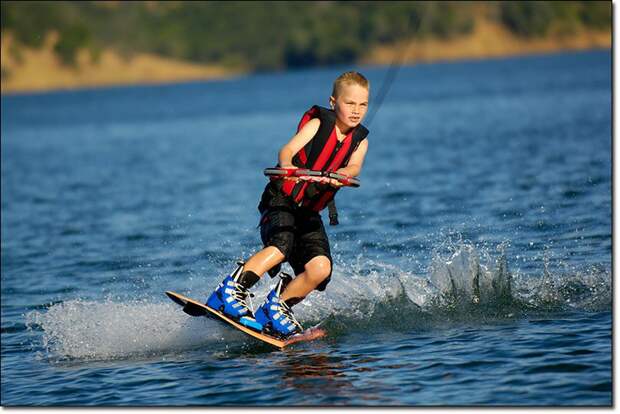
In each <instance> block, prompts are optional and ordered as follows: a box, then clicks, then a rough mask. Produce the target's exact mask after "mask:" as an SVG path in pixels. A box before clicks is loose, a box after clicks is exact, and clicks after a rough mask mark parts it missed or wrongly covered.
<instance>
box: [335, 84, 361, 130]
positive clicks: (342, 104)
mask: <svg viewBox="0 0 620 414" xmlns="http://www.w3.org/2000/svg"><path fill="white" fill-rule="evenodd" d="M329 103H330V105H331V107H332V108H333V109H334V111H335V112H336V117H337V118H338V120H339V121H340V122H341V123H342V124H344V125H346V126H347V128H355V127H356V126H358V125H359V124H360V123H361V122H362V119H364V116H365V115H366V111H368V89H366V88H364V87H363V86H360V85H358V84H355V83H352V84H345V85H343V86H342V88H341V89H340V93H339V94H338V97H337V98H334V97H333V96H331V97H330V98H329Z"/></svg>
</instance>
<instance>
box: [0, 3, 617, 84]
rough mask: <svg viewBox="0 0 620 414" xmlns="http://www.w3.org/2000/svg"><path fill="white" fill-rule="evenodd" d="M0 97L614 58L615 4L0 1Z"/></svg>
mask: <svg viewBox="0 0 620 414" xmlns="http://www.w3.org/2000/svg"><path fill="white" fill-rule="evenodd" d="M1 8H2V10H1V29H2V91H3V92H7V91H16V90H41V89H53V88H71V87H80V86H90V85H109V84H122V83H144V82H167V81H176V80H186V79H209V78H214V77H223V76H230V75H235V74H238V73H243V72H248V71H270V70H284V69H288V68H297V67H311V66H324V65H332V64H347V63H388V62H391V61H392V60H393V59H399V60H404V61H407V62H415V61H420V60H424V61H432V60H444V59H460V58H470V57H487V56H502V55H509V54H519V53H531V52H548V51H555V50H562V49H583V48H591V47H610V45H611V3H610V2H605V1H570V2H553V1H550V2H547V1H538V2H519V1H509V2H451V1H445V2H433V1H430V2H359V1H352V2H339V1H330V2H233V1H231V2H184V1H174V2H156V1H143V2H120V1H107V2H85V1H82V2H71V1H55V2H38V1H34V2H33V1H19V2H16V1H3V2H2V3H1Z"/></svg>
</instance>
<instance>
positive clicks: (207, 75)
mask: <svg viewBox="0 0 620 414" xmlns="http://www.w3.org/2000/svg"><path fill="white" fill-rule="evenodd" d="M56 39H57V37H56V36H55V35H54V33H50V34H49V35H48V36H47V37H46V40H45V43H44V46H43V47H42V48H41V49H38V50H34V49H28V48H22V49H20V55H21V59H19V60H18V59H15V58H14V57H12V56H11V55H10V52H9V50H10V49H11V45H12V39H11V37H10V35H8V34H3V35H2V71H3V76H2V82H1V94H2V95H5V96H8V95H21V94H29V93H45V92H59V91H72V90H84V89H98V88H106V87H127V86H140V85H170V84H177V83H184V82H192V81H218V80H225V79H231V78H235V77H238V76H243V75H248V74H251V73H252V72H251V71H250V70H247V69H238V70H232V69H229V68H225V67H223V66H220V65H202V64H196V63H192V62H186V61H180V60H175V59H169V58H163V57H160V56H156V55H151V54H145V53H140V54H136V55H134V56H132V57H131V58H126V57H122V56H120V55H119V54H118V53H116V52H115V51H113V50H104V51H102V52H101V54H100V56H99V58H98V59H97V61H94V60H93V59H92V57H91V56H90V54H89V53H88V52H86V51H82V52H80V53H79V54H78V59H77V62H78V64H77V67H76V68H70V67H66V66H63V65H62V64H60V62H59V60H58V58H57V57H56V56H55V55H54V53H53V46H54V44H55V42H56ZM611 42H612V36H611V31H602V32H598V31H581V32H579V33H576V34H573V35H570V36H567V35H563V36H559V35H555V36H554V35H551V36H548V37H545V38H541V39H522V38H518V37H516V36H514V35H513V34H512V33H510V32H508V31H507V30H506V29H504V28H502V27H500V26H499V25H497V24H494V23H492V22H488V21H481V22H478V23H477V24H476V29H475V30H474V31H473V32H472V33H470V34H468V35H465V36H462V37H459V38H456V39H451V40H439V39H426V40H419V39H413V40H410V41H401V42H399V43H397V44H394V45H390V46H378V47H375V48H373V49H371V50H369V52H368V54H367V55H366V56H365V57H363V58H362V59H360V60H359V61H358V62H356V64H360V65H390V64H392V63H393V62H395V61H400V63H401V64H403V65H415V64H418V63H442V62H446V63H447V62H455V61H467V60H484V59H491V58H509V57H519V56H528V55H544V54H554V53H562V52H571V51H572V52H578V51H587V50H605V49H609V50H610V51H611ZM5 71H6V72H9V73H12V74H11V75H10V77H8V78H6V77H5V74H4V72H5ZM42 73H44V75H42Z"/></svg>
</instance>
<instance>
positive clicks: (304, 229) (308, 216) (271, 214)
mask: <svg viewBox="0 0 620 414" xmlns="http://www.w3.org/2000/svg"><path fill="white" fill-rule="evenodd" d="M258 210H259V211H260V212H261V219H260V236H261V239H262V240H263V244H264V245H265V247H267V246H275V247H277V248H278V250H280V251H281V252H282V254H284V256H285V258H286V259H285V260H286V261H287V262H288V263H289V264H290V265H291V267H292V268H293V271H294V272H295V275H298V274H300V273H302V272H303V271H304V270H305V267H304V266H305V265H306V263H308V262H309V261H310V260H312V259H313V258H315V257H317V256H326V257H327V258H328V259H329V262H330V265H331V264H332V256H331V253H330V250H329V240H328V239H327V233H326V232H325V227H324V226H323V220H322V219H321V215H320V214H319V213H317V212H316V211H312V210H309V209H306V208H303V207H299V206H297V205H296V204H295V203H294V202H293V200H291V199H290V198H289V197H287V196H286V195H284V194H283V193H282V192H281V191H280V190H279V188H278V187H277V185H276V184H275V183H274V182H272V183H269V184H268V185H267V187H265V191H264V192H263V196H262V197H261V203H260V204H259V206H258ZM278 271H279V266H278V267H276V268H274V269H272V271H270V272H269V273H270V274H271V275H272V276H275V273H277V272H278ZM330 280H331V272H330V274H329V276H328V277H327V278H326V279H325V280H324V281H323V282H321V284H320V285H319V286H317V287H316V290H318V291H323V290H325V287H326V286H327V284H328V283H329V281H330Z"/></svg>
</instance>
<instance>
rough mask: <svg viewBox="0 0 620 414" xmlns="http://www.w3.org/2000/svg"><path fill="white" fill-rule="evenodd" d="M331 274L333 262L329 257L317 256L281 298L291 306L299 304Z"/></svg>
mask: <svg viewBox="0 0 620 414" xmlns="http://www.w3.org/2000/svg"><path fill="white" fill-rule="evenodd" d="M330 274H331V260H330V259H329V258H328V257H327V256H316V257H314V258H312V259H311V260H310V261H309V262H308V263H306V264H305V266H304V271H303V272H302V273H300V274H298V275H297V276H296V277H295V279H293V280H292V281H291V282H290V283H289V284H288V285H287V287H286V289H285V290H284V292H283V293H282V295H281V296H280V298H281V299H282V300H283V301H285V302H287V303H290V304H291V305H293V304H296V303H299V302H300V301H301V300H302V299H303V298H305V297H306V296H307V295H308V294H309V293H310V292H312V291H313V290H314V289H316V288H317V287H318V286H319V285H320V284H321V283H323V282H324V281H325V280H326V279H327V278H328V277H329V275H330Z"/></svg>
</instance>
